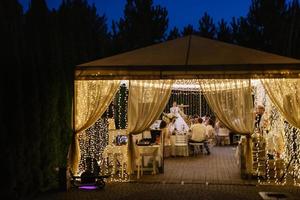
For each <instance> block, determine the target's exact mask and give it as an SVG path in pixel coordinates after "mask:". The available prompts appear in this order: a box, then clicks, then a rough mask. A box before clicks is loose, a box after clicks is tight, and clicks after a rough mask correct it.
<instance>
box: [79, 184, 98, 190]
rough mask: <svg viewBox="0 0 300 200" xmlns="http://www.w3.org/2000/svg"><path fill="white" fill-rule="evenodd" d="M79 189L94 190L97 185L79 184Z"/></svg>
mask: <svg viewBox="0 0 300 200" xmlns="http://www.w3.org/2000/svg"><path fill="white" fill-rule="evenodd" d="M79 189H82V190H96V189H98V187H97V186H95V185H83V186H79Z"/></svg>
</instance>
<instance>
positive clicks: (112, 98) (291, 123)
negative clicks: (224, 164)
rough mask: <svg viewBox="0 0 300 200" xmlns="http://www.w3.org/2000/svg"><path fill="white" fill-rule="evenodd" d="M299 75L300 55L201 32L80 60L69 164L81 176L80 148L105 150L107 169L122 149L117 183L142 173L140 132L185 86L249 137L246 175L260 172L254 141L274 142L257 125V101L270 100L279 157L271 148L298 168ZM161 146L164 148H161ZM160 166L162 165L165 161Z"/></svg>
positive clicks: (244, 151)
mask: <svg viewBox="0 0 300 200" xmlns="http://www.w3.org/2000/svg"><path fill="white" fill-rule="evenodd" d="M299 78H300V61H299V60H296V59H292V58H288V57H283V56H279V55H275V54H271V53H266V52H262V51H258V50H253V49H249V48H245V47H241V46H237V45H232V44H227V43H224V42H219V41H215V40H210V39H206V38H202V37H198V36H187V37H183V38H179V39H175V40H171V41H167V42H164V43H160V44H156V45H152V46H149V47H144V48H141V49H137V50H133V51H130V52H126V53H122V54H119V55H115V56H111V57H107V58H103V59H99V60H95V61H91V62H88V63H85V64H81V65H78V66H77V67H76V70H75V86H74V108H73V110H74V115H73V119H74V120H73V127H74V137H73V142H72V145H71V148H70V151H69V157H68V161H69V166H70V168H71V170H72V172H73V173H74V174H79V173H80V170H81V172H82V170H83V169H84V168H85V166H84V164H82V163H84V161H83V162H82V161H81V159H80V158H83V157H84V156H85V155H83V153H81V149H82V148H87V149H88V150H87V151H84V152H85V153H86V152H88V151H97V152H98V154H97V155H96V154H95V155H96V156H98V157H99V158H100V157H101V160H99V158H95V159H96V160H97V162H98V164H99V165H100V166H102V167H104V166H105V165H106V164H107V160H105V159H103V158H104V157H109V156H110V155H116V154H118V155H119V157H118V159H117V162H118V164H116V162H115V163H114V164H113V167H112V168H113V169H112V170H115V169H114V168H117V167H118V168H122V170H119V171H120V173H119V174H118V175H117V176H114V177H112V178H111V180H112V181H126V180H128V179H129V178H130V175H132V174H135V173H139V172H136V171H137V170H139V164H137V163H139V162H140V160H139V158H138V157H137V156H136V155H137V154H138V152H136V148H135V147H136V144H135V141H136V139H137V138H136V136H137V135H141V133H143V132H144V131H146V130H148V129H149V127H150V126H151V125H153V123H154V122H155V121H156V120H158V119H161V115H162V113H163V112H167V111H168V109H166V106H167V104H168V102H169V99H170V97H171V96H172V94H173V93H174V91H183V92H185V93H186V95H191V94H197V93H198V94H199V95H200V99H202V98H201V95H202V96H203V98H204V100H205V102H206V103H207V106H208V107H209V109H211V110H212V112H213V114H214V115H215V117H216V118H217V119H219V120H220V121H221V122H222V123H223V124H224V125H225V126H226V127H227V128H229V129H230V130H232V131H234V132H235V133H238V134H240V135H242V136H243V137H242V138H243V141H241V147H240V157H243V158H244V160H245V161H244V162H242V163H240V164H241V174H255V173H256V174H258V175H259V173H260V169H259V167H257V168H256V170H254V168H253V166H254V165H253V163H255V160H254V158H253V157H254V156H253V152H252V149H253V141H257V139H258V140H259V139H261V141H263V140H266V141H267V140H268V138H264V137H261V135H259V134H258V133H256V130H255V128H254V124H255V117H254V114H253V113H254V108H255V106H257V105H264V106H265V108H266V111H267V113H268V117H269V119H271V120H270V125H269V127H268V129H269V130H268V132H276V134H273V135H274V137H278V133H279V132H280V134H281V136H282V141H283V144H282V147H281V150H280V151H281V152H280V155H279V154H278V155H277V153H278V152H276V150H277V149H278V148H277V147H276V145H277V144H274V145H275V147H274V145H273V146H272V149H271V150H272V152H271V150H270V152H268V153H269V154H274V156H275V157H276V156H278V157H277V158H278V159H281V160H283V161H284V162H285V164H286V165H288V164H289V162H290V160H292V161H291V162H293V164H294V166H296V165H297V166H298V165H299V160H297V159H292V158H293V155H295V154H297V153H299V151H300V150H299V148H296V149H293V148H292V149H291V145H292V144H294V143H297V144H299V141H300V137H298V136H296V137H294V138H292V137H291V136H290V135H291V134H294V135H298V133H299V128H300V79H299ZM120 86H121V87H120ZM122 90H123V96H122V95H121V91H122ZM189 92H190V93H189ZM191 92H192V93H191ZM198 103H199V102H198ZM121 104H124V105H125V107H124V106H123V107H121V106H120V105H121ZM191 104H192V106H194V104H193V103H191ZM114 106H115V107H114ZM199 110H200V113H199V114H202V112H201V108H200V109H198V111H195V112H199ZM274 113H275V114H274ZM103 116H105V117H104V118H103ZM101 120H102V121H101ZM97 123H98V126H95V124H97ZM122 123H123V125H122ZM101 124H102V125H101ZM278 124H280V126H279V125H278ZM287 124H288V125H287ZM88 131H90V132H93V131H94V132H95V131H96V132H99V131H100V132H101V137H102V139H101V138H100V139H99V137H98V139H97V140H95V139H91V137H87V135H88V134H87V132H88ZM161 131H162V132H163V131H164V130H161ZM117 135H127V136H128V140H127V144H126V145H114V144H113V140H115V139H116V138H115V137H116V136H117ZM161 135H164V134H161ZM112 136H113V137H114V138H111V137H112ZM87 138H88V139H87ZM103 138H104V139H103ZM271 140H274V138H271ZM162 141H164V140H162ZM95 142H96V143H97V145H96V146H97V149H92V150H91V149H90V148H89V146H95ZM256 143H257V142H256ZM161 146H164V142H161ZM298 146H299V145H298ZM257 148H259V145H258V146H257ZM270 148H271V147H270ZM162 149H164V147H162V148H159V150H158V151H162ZM273 150H274V151H273ZM99 152H100V153H99ZM161 154H162V155H163V154H164V152H163V151H162V152H161ZM275 154H276V155H275ZM162 157H163V156H162ZM266 162H268V156H267V161H266ZM153 165H154V164H153ZM158 165H160V166H162V167H163V161H159V162H158ZM80 168H81V169H80ZM289 170H290V169H286V168H285V171H282V174H283V179H282V180H280V181H281V182H282V183H283V184H284V180H286V176H287V174H288V173H289ZM292 170H293V173H294V175H295V174H296V175H295V176H293V177H294V179H297V180H298V179H299V178H300V171H299V170H300V168H299V167H293V169H292ZM103 172H104V173H105V171H103ZM106 172H107V171H106ZM267 176H268V175H267ZM275 178H276V181H278V180H279V178H278V177H275ZM268 180H269V179H268ZM296 182H297V181H296ZM296 182H295V183H296ZM297 184H298V183H297Z"/></svg>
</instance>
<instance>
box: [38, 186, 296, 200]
mask: <svg viewBox="0 0 300 200" xmlns="http://www.w3.org/2000/svg"><path fill="white" fill-rule="evenodd" d="M260 191H273V192H283V193H285V194H286V195H287V196H288V198H287V199H300V188H299V187H283V186H246V185H219V184H218V185H210V184H208V185H206V184H158V183H114V184H108V185H107V186H106V187H105V188H104V189H101V190H94V191H83V190H78V189H73V190H71V191H69V192H52V193H47V194H42V195H40V196H39V197H38V198H37V200H56V199H57V200H100V199H105V200H110V199H120V200H123V199H124V200H125V199H129V200H135V199H145V200H148V199H149V200H150V199H167V200H169V199H203V200H218V199H222V200H225V199H234V200H239V199H241V200H255V199H262V198H261V197H260V195H259V192H260Z"/></svg>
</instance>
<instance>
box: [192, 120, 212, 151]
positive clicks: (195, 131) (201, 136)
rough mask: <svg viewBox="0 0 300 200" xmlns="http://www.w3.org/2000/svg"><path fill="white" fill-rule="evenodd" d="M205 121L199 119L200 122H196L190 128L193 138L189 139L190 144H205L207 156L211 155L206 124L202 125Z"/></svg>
mask: <svg viewBox="0 0 300 200" xmlns="http://www.w3.org/2000/svg"><path fill="white" fill-rule="evenodd" d="M202 122H203V120H202V118H198V120H196V121H195V124H193V125H192V126H191V128H190V132H191V138H190V139H189V142H192V143H197V142H201V143H203V144H204V148H205V149H206V152H207V155H209V154H210V151H209V148H208V145H207V135H206V134H207V130H206V127H205V126H204V124H202Z"/></svg>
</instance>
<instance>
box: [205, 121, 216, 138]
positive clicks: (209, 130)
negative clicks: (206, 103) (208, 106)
mask: <svg viewBox="0 0 300 200" xmlns="http://www.w3.org/2000/svg"><path fill="white" fill-rule="evenodd" d="M214 126H215V125H214V122H213V120H212V119H209V120H208V121H207V125H206V135H207V137H208V138H210V139H213V138H214V137H215V132H216V131H215V128H214Z"/></svg>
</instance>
